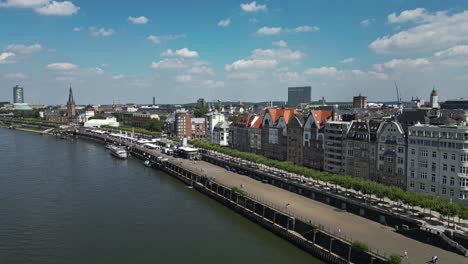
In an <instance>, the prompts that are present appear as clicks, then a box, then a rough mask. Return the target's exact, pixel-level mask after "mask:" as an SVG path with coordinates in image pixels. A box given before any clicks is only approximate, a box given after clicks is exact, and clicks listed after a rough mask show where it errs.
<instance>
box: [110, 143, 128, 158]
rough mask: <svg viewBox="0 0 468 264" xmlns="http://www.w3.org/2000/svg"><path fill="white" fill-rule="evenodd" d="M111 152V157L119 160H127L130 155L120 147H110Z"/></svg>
mask: <svg viewBox="0 0 468 264" xmlns="http://www.w3.org/2000/svg"><path fill="white" fill-rule="evenodd" d="M109 150H110V151H111V155H112V156H114V157H117V158H119V159H126V158H128V153H127V151H126V150H125V148H123V147H118V146H114V145H111V146H109Z"/></svg>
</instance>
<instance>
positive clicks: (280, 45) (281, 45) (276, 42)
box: [273, 40, 288, 48]
mask: <svg viewBox="0 0 468 264" xmlns="http://www.w3.org/2000/svg"><path fill="white" fill-rule="evenodd" d="M273 45H275V46H278V47H281V48H286V47H287V46H288V43H287V42H286V41H284V40H279V41H273Z"/></svg>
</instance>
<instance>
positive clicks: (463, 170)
mask: <svg viewBox="0 0 468 264" xmlns="http://www.w3.org/2000/svg"><path fill="white" fill-rule="evenodd" d="M460 173H461V174H464V175H468V167H460Z"/></svg>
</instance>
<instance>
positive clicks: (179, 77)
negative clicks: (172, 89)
mask: <svg viewBox="0 0 468 264" xmlns="http://www.w3.org/2000/svg"><path fill="white" fill-rule="evenodd" d="M175 80H176V82H179V83H187V82H191V81H192V76H191V75H177V76H176V77H175Z"/></svg>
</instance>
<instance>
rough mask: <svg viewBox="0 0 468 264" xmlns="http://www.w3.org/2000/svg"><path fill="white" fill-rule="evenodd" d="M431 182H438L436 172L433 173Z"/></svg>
mask: <svg viewBox="0 0 468 264" xmlns="http://www.w3.org/2000/svg"><path fill="white" fill-rule="evenodd" d="M431 182H436V175H435V174H432V175H431Z"/></svg>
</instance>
